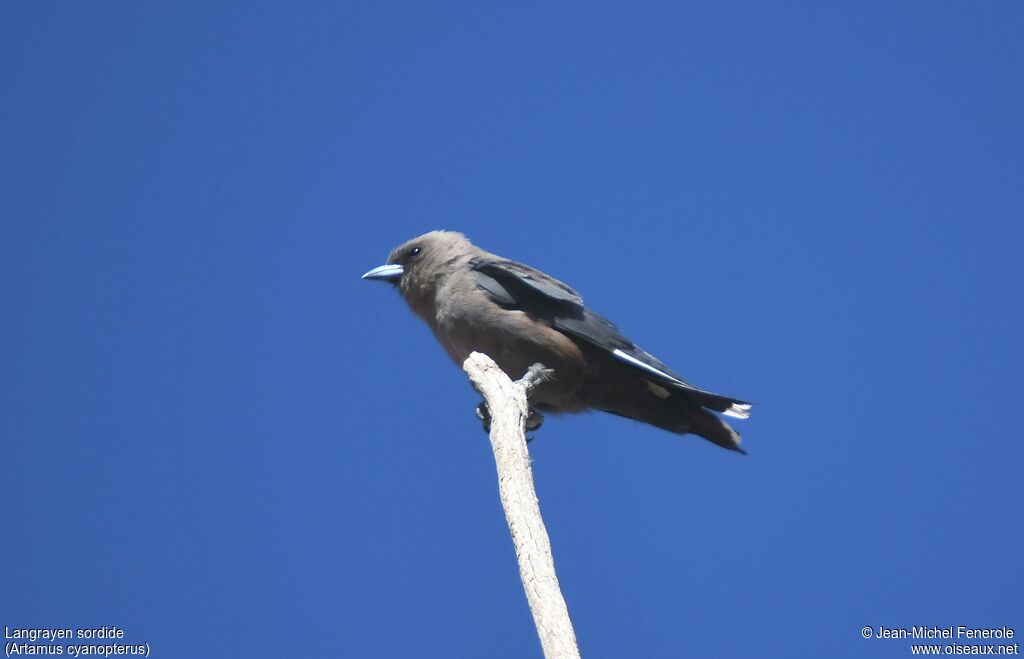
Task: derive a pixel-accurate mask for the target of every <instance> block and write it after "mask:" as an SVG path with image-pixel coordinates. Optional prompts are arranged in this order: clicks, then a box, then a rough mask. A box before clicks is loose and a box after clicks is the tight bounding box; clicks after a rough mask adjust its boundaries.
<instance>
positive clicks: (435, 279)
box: [363, 231, 752, 453]
mask: <svg viewBox="0 0 1024 659" xmlns="http://www.w3.org/2000/svg"><path fill="white" fill-rule="evenodd" d="M363 279H367V280H373V281H381V282H387V283H390V284H393V285H394V286H395V288H397V290H398V292H399V294H400V295H401V296H402V298H404V299H405V301H406V302H407V303H408V305H409V307H410V308H411V309H412V311H413V313H414V314H416V315H417V316H419V317H420V318H421V319H422V320H423V321H425V322H426V324H427V325H428V326H429V327H430V329H431V330H432V331H433V333H434V336H435V337H436V338H437V340H438V341H439V342H440V344H441V346H442V347H443V348H444V350H445V351H446V352H447V353H448V355H449V357H451V359H452V360H453V361H454V362H455V363H456V364H457V365H460V366H461V365H462V363H463V362H464V361H465V360H466V358H467V357H469V355H470V354H471V353H472V352H474V351H476V352H482V353H484V354H486V355H488V356H489V357H490V358H491V359H493V360H494V361H495V363H497V364H498V366H499V367H500V368H501V369H502V370H503V371H504V372H505V373H506V374H507V375H508V376H509V377H511V378H512V379H517V378H519V377H521V376H522V375H523V374H525V373H526V372H527V370H528V369H529V368H530V366H531V365H533V364H535V363H541V364H543V365H544V366H545V367H547V368H548V369H553V376H552V377H550V378H549V379H547V380H546V381H544V382H542V383H541V384H539V385H538V386H537V387H536V388H535V389H534V391H533V392H532V393H531V396H530V404H531V408H532V409H531V413H536V414H537V416H538V417H539V421H543V415H542V413H553V414H560V413H577V412H584V411H587V410H599V411H602V412H608V413H610V414H614V415H618V416H622V417H627V418H630V419H635V420H637V421H640V422H642V423H647V424H650V425H652V426H655V427H657V428H661V429H664V430H667V431H669V432H672V433H676V434H679V435H685V434H687V433H692V434H695V435H698V436H700V437H703V438H705V439H707V440H710V441H711V442H714V443H715V444H717V445H719V446H721V447H723V448H726V449H729V450H731V451H737V452H739V453H746V451H744V450H743V449H742V448H741V447H740V435H739V433H737V432H736V431H735V430H734V429H733V428H732V426H730V425H729V424H728V423H726V422H725V421H724V420H723V419H722V418H721V417H719V416H718V414H719V413H720V414H723V415H725V416H728V417H733V418H737V419H746V418H748V417H749V416H750V410H751V406H752V404H751V403H749V402H746V401H744V400H740V399H737V398H732V397H730V396H723V395H721V394H716V393H712V392H710V391H705V390H703V389H699V388H697V387H695V386H693V385H692V384H689V383H688V382H686V381H685V380H683V378H682V377H681V376H680V375H678V374H677V373H676V372H674V371H673V370H671V369H670V368H669V367H668V366H666V365H665V364H664V363H662V362H661V361H660V360H658V359H657V358H656V357H654V356H653V355H651V354H650V353H648V352H646V351H644V350H643V349H641V348H640V347H639V346H638V345H636V344H635V343H634V342H633V341H632V340H630V339H629V338H627V337H626V336H625V335H624V334H623V333H622V331H621V330H619V328H618V327H616V326H615V325H614V324H613V323H612V322H611V321H609V320H608V319H606V318H604V317H603V316H601V315H599V314H598V313H596V312H594V311H593V310H591V309H590V308H588V307H587V306H585V305H584V304H583V298H582V297H581V296H580V294H579V293H577V292H576V291H575V290H574V289H572V288H571V287H569V286H568V285H567V284H565V283H563V282H561V281H559V280H558V279H555V278H554V277H552V276H550V275H547V274H545V273H544V272H541V271H540V270H537V269H536V268H532V267H530V266H528V265H525V264H523V263H519V262H517V261H512V260H510V259H506V258H503V257H501V256H498V255H496V254H492V253H490V252H488V251H486V250H484V249H481V248H480V247H477V246H476V245H474V244H473V243H471V242H470V241H469V239H468V238H466V236H464V235H463V234H462V233H459V232H456V231H430V232H428V233H425V234H423V235H421V236H419V237H417V238H413V239H412V240H409V241H406V242H404V243H402V244H401V245H399V246H398V247H396V248H395V249H394V250H392V251H391V253H390V255H389V256H388V258H387V262H386V263H385V264H384V265H382V266H379V267H376V268H374V269H372V270H370V271H369V272H367V273H366V274H364V275H363ZM528 425H529V424H528ZM535 426H539V423H537V424H535Z"/></svg>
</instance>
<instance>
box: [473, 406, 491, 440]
mask: <svg viewBox="0 0 1024 659" xmlns="http://www.w3.org/2000/svg"><path fill="white" fill-rule="evenodd" d="M476 418H478V419H480V423H481V424H482V425H483V427H484V432H485V433H488V434H490V432H491V408H489V407H487V401H486V400H482V401H480V404H479V405H477V406H476Z"/></svg>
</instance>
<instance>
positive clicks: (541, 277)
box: [470, 259, 583, 308]
mask: <svg viewBox="0 0 1024 659" xmlns="http://www.w3.org/2000/svg"><path fill="white" fill-rule="evenodd" d="M470 267H471V268H472V269H473V271H474V272H475V273H476V274H477V280H478V281H477V283H478V285H480V287H481V288H483V289H484V290H486V291H488V292H489V293H492V294H494V292H492V288H493V289H494V291H496V293H497V294H496V296H495V297H496V298H500V299H499V300H496V301H498V303H499V304H504V303H507V304H509V305H511V306H515V304H516V302H517V301H520V302H525V301H526V300H527V299H534V300H535V301H540V302H545V303H548V304H566V305H569V306H572V307H579V308H582V307H583V299H582V298H581V297H580V294H579V293H577V292H576V291H574V290H572V288H570V287H569V286H568V285H566V284H564V283H563V282H560V281H558V280H557V279H555V278H554V277H552V276H550V275H547V274H544V273H543V272H541V271H540V270H537V269H535V268H531V267H530V266H528V265H525V264H522V263H517V262H515V261H509V260H507V259H474V260H472V261H470ZM517 295H518V296H519V298H518V299H517V297H516V296H517ZM503 301H505V302H504V303H503Z"/></svg>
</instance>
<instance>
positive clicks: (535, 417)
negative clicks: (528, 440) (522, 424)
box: [526, 407, 544, 432]
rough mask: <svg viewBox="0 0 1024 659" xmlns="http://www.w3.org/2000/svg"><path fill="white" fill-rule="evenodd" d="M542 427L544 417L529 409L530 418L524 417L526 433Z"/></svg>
mask: <svg viewBox="0 0 1024 659" xmlns="http://www.w3.org/2000/svg"><path fill="white" fill-rule="evenodd" d="M543 425H544V415H543V414H541V413H540V412H538V411H537V410H535V409H533V408H532V407H531V408H530V416H528V417H526V430H527V432H530V431H534V430H540V427H541V426H543Z"/></svg>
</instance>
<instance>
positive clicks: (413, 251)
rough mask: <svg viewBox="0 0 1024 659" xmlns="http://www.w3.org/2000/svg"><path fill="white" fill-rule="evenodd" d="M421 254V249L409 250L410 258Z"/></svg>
mask: <svg viewBox="0 0 1024 659" xmlns="http://www.w3.org/2000/svg"><path fill="white" fill-rule="evenodd" d="M419 253H420V248H419V247H413V248H412V249H410V250H409V254H408V256H409V258H412V257H414V256H416V255H417V254H419Z"/></svg>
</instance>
